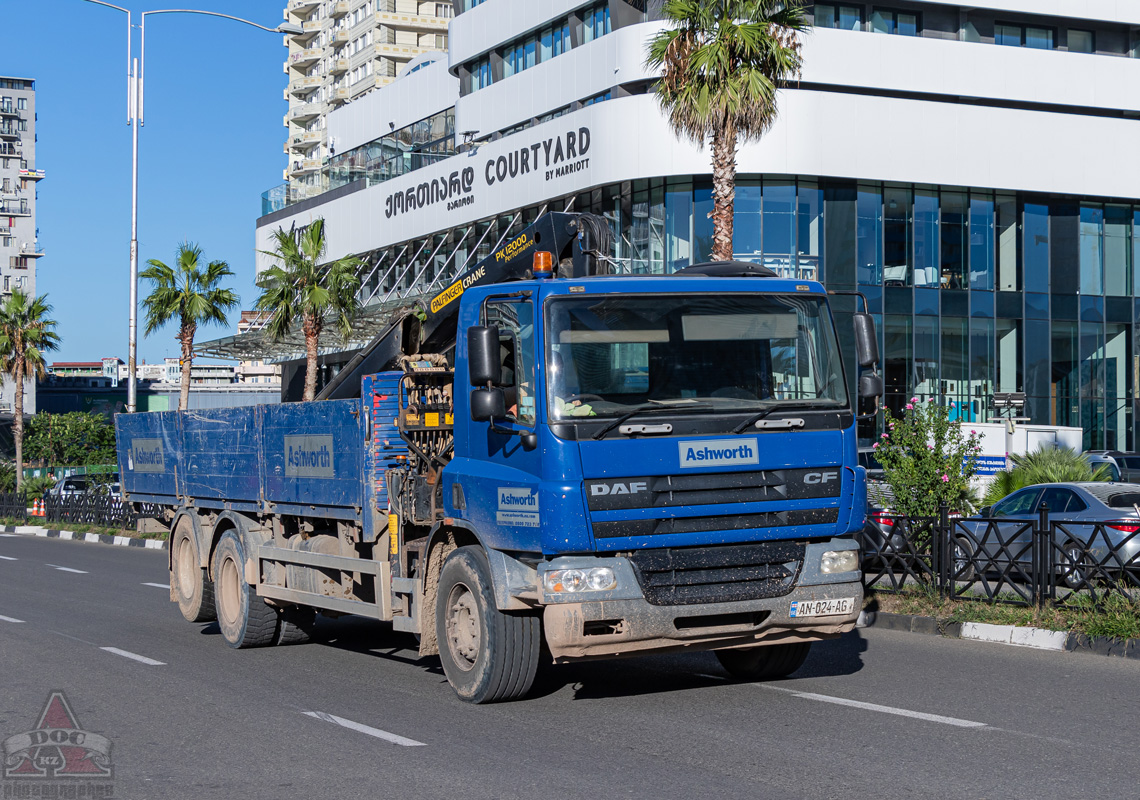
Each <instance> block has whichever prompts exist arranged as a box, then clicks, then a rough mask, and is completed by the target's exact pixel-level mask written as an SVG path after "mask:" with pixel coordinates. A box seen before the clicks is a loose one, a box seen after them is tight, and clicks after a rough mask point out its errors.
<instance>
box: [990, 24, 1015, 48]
mask: <svg viewBox="0 0 1140 800" xmlns="http://www.w3.org/2000/svg"><path fill="white" fill-rule="evenodd" d="M994 44H1001V45H1006V46H1008V47H1021V26H1019V25H994Z"/></svg>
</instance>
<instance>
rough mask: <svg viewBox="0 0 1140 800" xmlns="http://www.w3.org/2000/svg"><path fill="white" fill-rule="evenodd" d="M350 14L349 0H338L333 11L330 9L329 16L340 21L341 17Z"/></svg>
mask: <svg viewBox="0 0 1140 800" xmlns="http://www.w3.org/2000/svg"><path fill="white" fill-rule="evenodd" d="M348 12H349V3H348V0H338V1H337V2H336V3H333V5H332V9H330V11H329V16H330V17H332V18H333V19H340V18H341V17H343V16H344V15H345V14H347V13H348Z"/></svg>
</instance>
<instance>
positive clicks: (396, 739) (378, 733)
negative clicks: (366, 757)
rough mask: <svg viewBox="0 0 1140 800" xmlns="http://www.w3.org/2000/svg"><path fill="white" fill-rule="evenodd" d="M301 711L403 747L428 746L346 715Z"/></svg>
mask: <svg viewBox="0 0 1140 800" xmlns="http://www.w3.org/2000/svg"><path fill="white" fill-rule="evenodd" d="M301 713H302V714H304V715H305V716H306V717H312V718H313V719H319V720H323V721H325V722H331V723H333V724H334V725H340V726H341V727H342V728H348V729H349V730H353V731H356V732H358V733H366V734H368V735H369V736H375V737H376V738H377V739H383V740H384V741H386V742H391V743H392V744H398V745H400V746H402V747H427V745H426V744H424V743H423V742H417V741H416V740H415V739H407V738H405V737H403V736H397V735H396V734H394V733H388V731H382V730H380V729H379V728H370V727H369V726H367V725H361V724H360V723H359V722H353V721H352V720H350V719H345V718H344V717H335V716H333V715H332V714H325V713H324V712H322V711H302V712H301Z"/></svg>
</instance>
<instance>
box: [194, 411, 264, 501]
mask: <svg viewBox="0 0 1140 800" xmlns="http://www.w3.org/2000/svg"><path fill="white" fill-rule="evenodd" d="M260 409H261V407H260V406H246V407H244V408H218V409H212V410H201V411H185V412H182V414H181V416H182V470H183V472H182V476H183V477H182V482H183V486H184V487H185V489H184V491H185V494H187V495H189V496H190V497H197V498H203V499H209V500H218V501H227V502H247V503H256V502H257V501H258V500H259V495H260V491H259V489H260V487H259V480H258V478H259V473H260V469H259V464H258V450H259V448H258V415H259V412H260Z"/></svg>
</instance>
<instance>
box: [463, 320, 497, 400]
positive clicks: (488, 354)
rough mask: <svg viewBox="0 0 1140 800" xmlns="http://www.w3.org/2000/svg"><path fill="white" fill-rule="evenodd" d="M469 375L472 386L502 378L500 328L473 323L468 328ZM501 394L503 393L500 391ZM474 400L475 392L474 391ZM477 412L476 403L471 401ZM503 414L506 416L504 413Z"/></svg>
mask: <svg viewBox="0 0 1140 800" xmlns="http://www.w3.org/2000/svg"><path fill="white" fill-rule="evenodd" d="M467 375H468V378H470V382H471V385H472V386H486V385H487V384H489V383H490V384H495V383H498V382H499V381H500V380H502V377H503V373H502V367H501V365H500V363H499V329H498V328H497V327H495V326H493V325H472V326H471V327H470V328H468V329H467ZM500 394H501V393H500ZM472 400H474V393H472ZM471 412H472V413H474V412H475V403H474V402H472V403H471ZM502 416H506V414H503V415H502Z"/></svg>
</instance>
